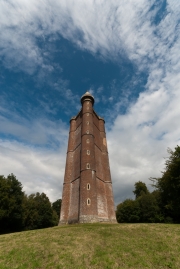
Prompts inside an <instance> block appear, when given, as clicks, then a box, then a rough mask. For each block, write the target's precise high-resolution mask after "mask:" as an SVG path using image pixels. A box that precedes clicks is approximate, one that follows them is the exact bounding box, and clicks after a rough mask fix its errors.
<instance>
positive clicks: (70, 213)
mask: <svg viewBox="0 0 180 269" xmlns="http://www.w3.org/2000/svg"><path fill="white" fill-rule="evenodd" d="M81 104H82V108H81V110H80V112H79V113H78V114H77V116H76V117H73V118H71V120H70V132H69V142H68V150H67V159H66V168H65V176H64V184H63V194H62V205H61V214H60V221H59V224H66V223H69V224H70V223H91V222H116V217H115V209H114V198H113V191H112V182H111V175H110V168H109V157H108V150H107V143H106V134H105V127H104V120H103V118H101V117H99V116H98V115H97V114H96V112H95V111H94V109H93V105H94V97H93V96H92V95H91V94H90V93H89V92H86V93H85V94H84V95H83V96H82V97H81Z"/></svg>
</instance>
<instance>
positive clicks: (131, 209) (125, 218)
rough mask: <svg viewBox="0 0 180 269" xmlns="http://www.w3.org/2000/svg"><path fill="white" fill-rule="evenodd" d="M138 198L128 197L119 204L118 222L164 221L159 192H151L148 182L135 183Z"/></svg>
mask: <svg viewBox="0 0 180 269" xmlns="http://www.w3.org/2000/svg"><path fill="white" fill-rule="evenodd" d="M133 192H134V193H135V194H136V195H137V199H135V200H132V199H126V200H125V201H124V202H122V203H120V204H119V205H118V206H117V211H116V217H117V221H118V222H126V223H137V222H147V223H148V222H151V223H152V222H163V221H164V216H163V215H162V213H161V210H160V207H159V193H158V192H157V191H154V192H152V193H149V191H148V189H147V187H146V184H145V183H142V182H140V181H139V182H137V183H135V191H133Z"/></svg>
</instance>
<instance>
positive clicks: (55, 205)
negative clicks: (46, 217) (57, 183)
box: [52, 199, 62, 219]
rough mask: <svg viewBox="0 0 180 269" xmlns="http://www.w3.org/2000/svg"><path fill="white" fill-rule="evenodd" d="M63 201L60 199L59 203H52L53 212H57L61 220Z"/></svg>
mask: <svg viewBox="0 0 180 269" xmlns="http://www.w3.org/2000/svg"><path fill="white" fill-rule="evenodd" d="M61 202H62V200H61V199H58V200H57V201H55V202H54V203H52V208H53V210H54V211H55V212H56V214H57V216H58V219H59V218H60V211H61Z"/></svg>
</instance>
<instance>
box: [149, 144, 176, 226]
mask: <svg viewBox="0 0 180 269" xmlns="http://www.w3.org/2000/svg"><path fill="white" fill-rule="evenodd" d="M168 153H169V154H170V156H169V158H168V159H167V160H166V162H165V171H164V172H163V173H162V177H161V178H151V179H152V180H155V182H156V184H155V187H156V188H157V190H158V191H159V193H160V197H161V204H162V210H163V212H164V214H165V216H166V218H167V219H168V220H170V219H173V220H174V221H175V222H178V223H180V147H179V146H177V147H176V148H175V150H174V151H172V150H171V149H168Z"/></svg>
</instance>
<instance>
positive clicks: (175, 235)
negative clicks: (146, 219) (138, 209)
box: [0, 224, 180, 269]
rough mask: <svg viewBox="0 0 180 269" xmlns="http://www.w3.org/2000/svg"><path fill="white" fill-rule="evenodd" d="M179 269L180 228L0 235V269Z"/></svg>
mask: <svg viewBox="0 0 180 269" xmlns="http://www.w3.org/2000/svg"><path fill="white" fill-rule="evenodd" d="M2 268H3V269H13V268H19V269H47V268H52V269H56V268H61V269H62V268H73V269H74V268H78V269H81V268H83V269H86V268H103V269H105V268H118V269H119V268H122V269H126V268H132V269H135V268H138V269H139V268H143V269H144V268H152V269H155V268H162V269H165V268H177V269H179V268H180V225H172V224H81V225H70V226H69V225H67V226H60V227H53V228H48V229H42V230H34V231H27V232H20V233H13V234H6V235H0V269H2Z"/></svg>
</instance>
